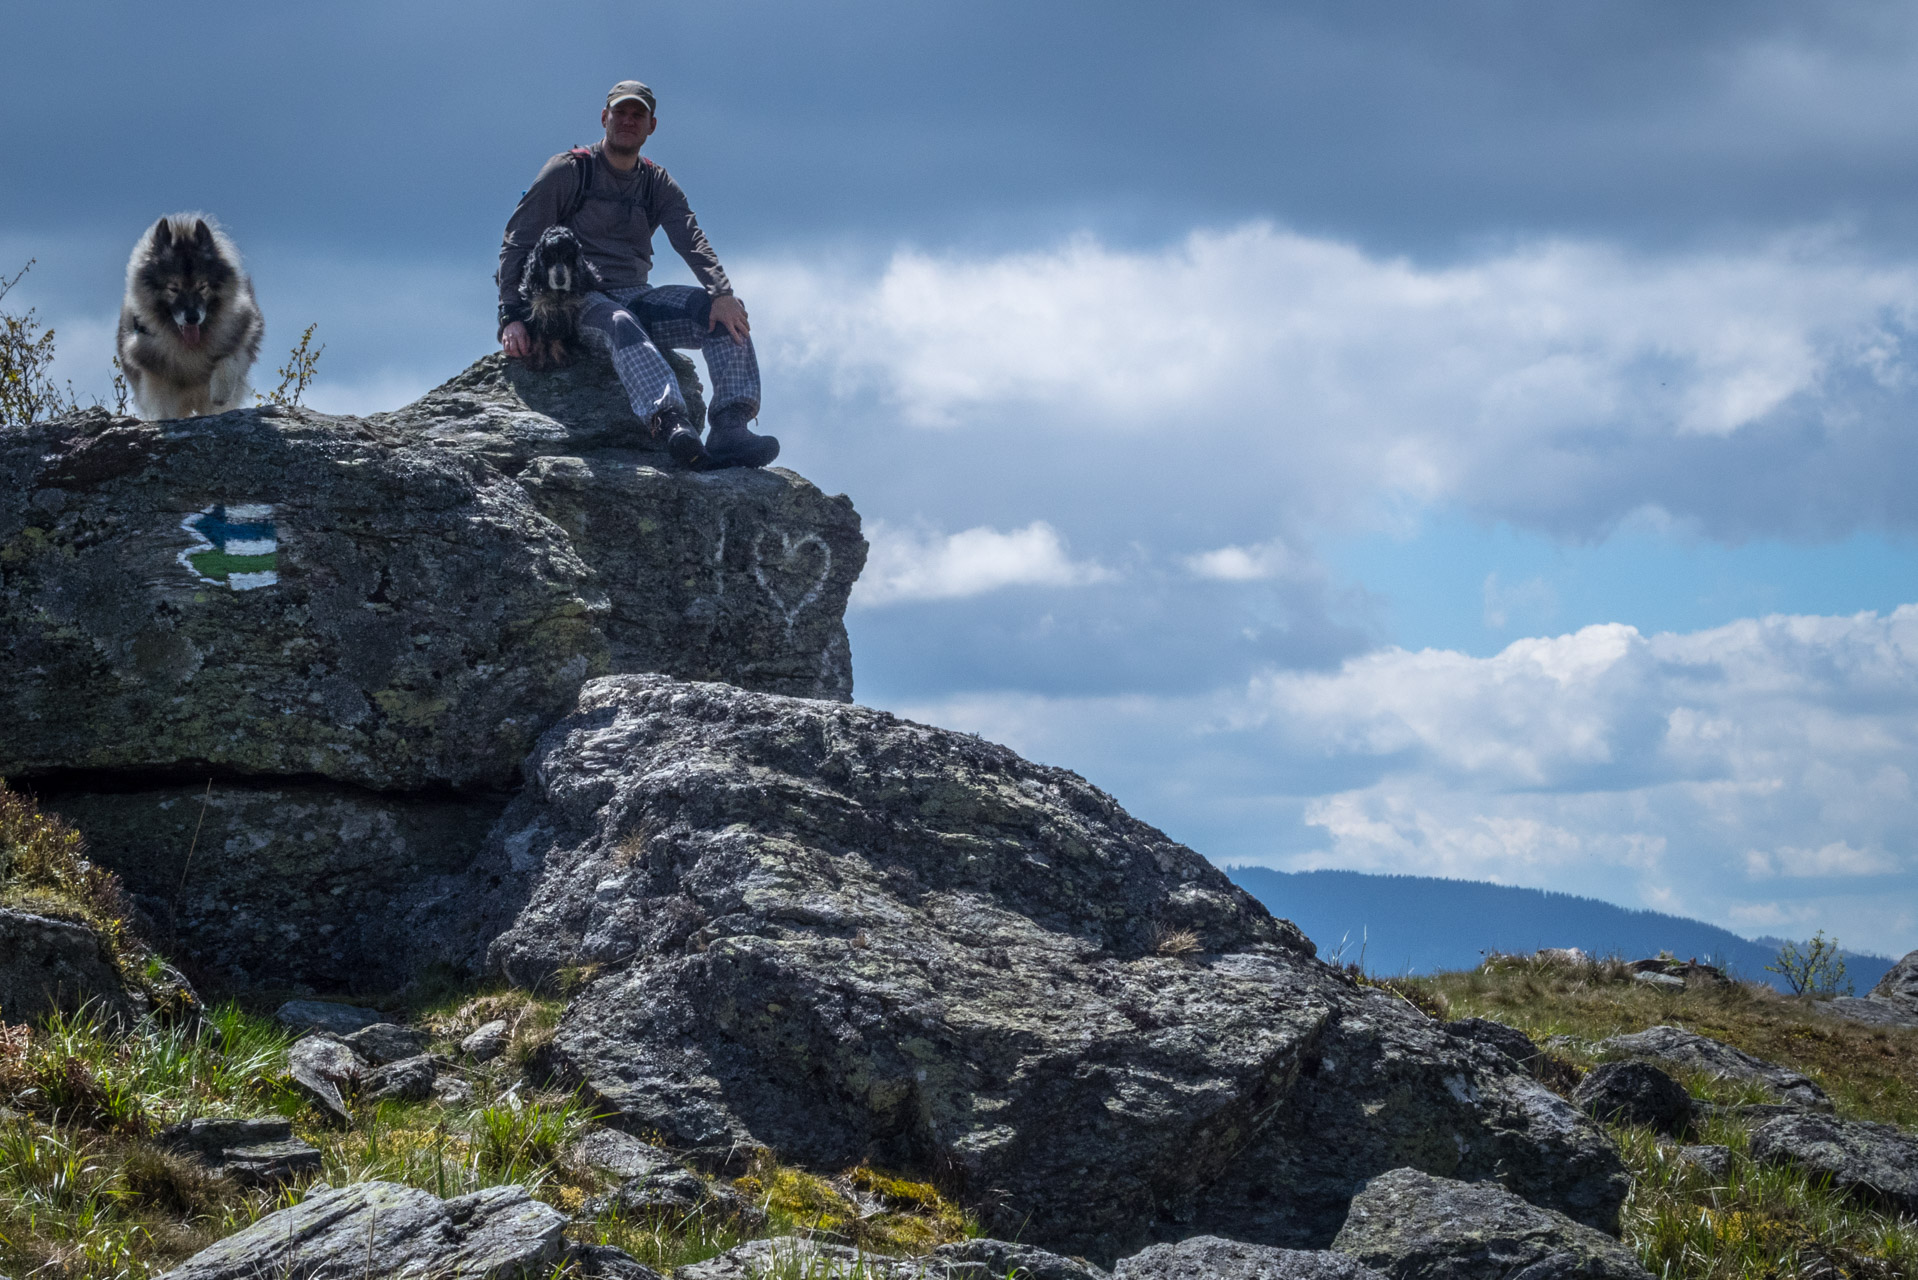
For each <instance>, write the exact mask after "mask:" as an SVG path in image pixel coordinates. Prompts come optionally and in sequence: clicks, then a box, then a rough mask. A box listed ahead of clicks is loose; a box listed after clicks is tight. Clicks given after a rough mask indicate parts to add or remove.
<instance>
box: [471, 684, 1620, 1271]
mask: <svg viewBox="0 0 1918 1280" xmlns="http://www.w3.org/2000/svg"><path fill="white" fill-rule="evenodd" d="M527 774H528V777H529V779H530V780H531V781H530V783H529V786H528V787H527V789H526V791H525V792H524V793H523V794H522V795H521V796H520V797H519V798H518V799H516V800H515V801H514V802H513V804H512V806H511V807H510V808H509V809H508V811H507V813H506V815H505V817H504V818H503V819H502V821H501V823H500V825H499V827H498V829H497V830H496V833H495V836H494V838H493V844H492V847H491V851H490V853H489V857H488V860H487V861H485V862H483V863H482V864H481V865H480V867H478V868H476V873H475V881H476V883H478V882H481V881H483V882H484V883H485V884H487V885H488V886H489V889H488V892H486V893H484V894H479V895H476V896H475V897H474V898H473V899H472V900H470V901H466V902H449V904H447V907H446V910H447V911H449V912H462V911H463V912H466V913H468V918H469V919H470V920H472V921H474V923H470V924H468V925H466V926H464V927H463V928H461V929H457V930H456V929H444V928H442V929H441V930H440V932H441V933H442V934H443V935H445V936H453V935H454V934H455V933H461V932H464V933H466V934H468V935H470V936H474V937H485V936H490V935H493V934H497V935H498V936H497V940H496V941H495V942H494V943H493V944H492V946H491V948H490V951H489V963H490V965H491V967H492V968H493V970H494V971H495V972H497V973H499V974H501V975H502V976H505V977H507V978H510V979H511V980H513V981H515V982H517V983H521V984H524V985H529V986H539V985H543V984H546V983H548V982H549V981H550V980H551V979H552V978H553V977H554V975H556V974H557V973H558V972H559V971H560V970H561V969H562V968H567V967H571V968H572V972H573V974H574V975H575V976H577V975H579V974H581V973H593V972H595V970H596V971H597V976H596V977H594V978H592V980H591V981H590V982H589V983H588V985H587V986H586V987H585V988H584V989H583V990H582V991H581V992H580V993H579V994H578V995H577V996H576V997H575V998H574V1000H573V1001H572V1003H571V1005H570V1006H569V1008H568V1009H567V1011H566V1013H565V1015H564V1017H563V1019H562V1022H561V1025H560V1028H559V1031H558V1034H557V1036H556V1038H555V1040H554V1042H553V1045H552V1047H551V1050H550V1058H551V1060H552V1061H553V1063H554V1064H555V1065H556V1067H557V1068H558V1069H559V1071H560V1072H561V1073H562V1076H563V1077H565V1078H568V1079H570V1080H572V1081H574V1082H577V1083H579V1084H582V1085H584V1086H585V1088H586V1089H587V1090H588V1091H589V1093H590V1094H591V1095H592V1096H593V1097H594V1099H595V1105H596V1106H598V1107H600V1108H602V1109H603V1110H604V1111H605V1112H607V1113H608V1114H609V1115H611V1116H614V1117H616V1118H617V1119H618V1121H619V1123H620V1124H621V1125H622V1126H623V1127H625V1128H627V1129H629V1130H631V1131H633V1132H636V1133H654V1132H657V1133H658V1134H660V1135H663V1136H664V1137H665V1138H667V1139H668V1140H669V1141H670V1142H671V1143H673V1144H674V1145H676V1146H680V1147H682V1148H689V1149H692V1150H693V1151H695V1152H696V1153H697V1152H704V1153H705V1158H707V1159H710V1160H715V1161H723V1160H724V1159H726V1158H727V1157H728V1155H729V1154H730V1155H733V1156H736V1155H737V1154H738V1153H741V1152H748V1151H750V1150H751V1149H752V1148H753V1147H755V1146H760V1145H764V1146H770V1147H773V1148H775V1149H777V1150H778V1151H779V1152H780V1153H781V1154H782V1155H783V1156H784V1157H785V1158H787V1159H792V1160H797V1161H800V1162H803V1163H809V1164H812V1165H815V1166H818V1167H828V1168H833V1167H844V1166H845V1165H846V1164H849V1163H851V1162H853V1161H855V1160H859V1159H862V1158H865V1159H871V1160H874V1161H877V1162H880V1163H884V1164H889V1165H892V1166H894V1167H900V1168H908V1169H921V1170H927V1171H931V1170H935V1169H936V1170H940V1171H942V1172H943V1173H944V1174H945V1175H947V1176H948V1177H951V1178H953V1179H955V1180H957V1181H958V1182H960V1183H962V1184H963V1185H964V1186H965V1187H966V1188H970V1190H971V1192H972V1193H975V1194H976V1195H977V1197H978V1198H979V1199H980V1200H988V1199H992V1200H995V1201H996V1203H997V1204H998V1206H999V1207H998V1209H996V1210H995V1211H994V1212H993V1215H992V1218H991V1221H990V1222H989V1223H988V1225H989V1226H995V1227H998V1228H1002V1229H1004V1230H1007V1231H1009V1232H1010V1231H1014V1230H1022V1231H1023V1235H1022V1236H1021V1237H1020V1238H1021V1239H1025V1240H1029V1241H1032V1242H1033V1243H1036V1244H1038V1245H1040V1246H1041V1247H1044V1248H1047V1249H1052V1250H1055V1251H1057V1252H1061V1253H1078V1254H1084V1255H1087V1256H1093V1257H1097V1258H1106V1259H1110V1258H1113V1257H1117V1256H1119V1255H1120V1254H1122V1253H1126V1252H1130V1251H1132V1250H1133V1249H1136V1248H1138V1247H1140V1246H1142V1245H1144V1244H1146V1243H1149V1242H1151V1241H1152V1240H1153V1239H1155V1238H1159V1239H1163V1238H1178V1237H1183V1236H1187V1235H1191V1234H1194V1233H1195V1232H1196V1231H1200V1230H1203V1231H1207V1232H1210V1233H1212V1234H1216V1235H1220V1236H1226V1237H1230V1238H1236V1239H1242V1240H1248V1241H1251V1242H1255V1243H1263V1244H1272V1245H1282V1246H1287V1247H1300V1248H1318V1247H1323V1246H1324V1245H1325V1244H1327V1243H1328V1242H1329V1241H1330V1240H1331V1238H1332V1236H1333V1234H1334V1233H1335V1232H1336V1231H1337V1229H1338V1226H1339V1223H1340V1221H1341V1220H1342V1219H1343V1217H1344V1214H1345V1205H1346V1201H1347V1199H1348V1198H1349V1197H1350V1195H1351V1194H1352V1192H1353V1191H1354V1190H1356V1189H1357V1188H1358V1187H1359V1186H1360V1185H1361V1184H1362V1183H1363V1182H1364V1181H1365V1179H1367V1178H1368V1177H1371V1176H1373V1175H1374V1174H1377V1173H1380V1172H1383V1171H1384V1170H1386V1169H1390V1168H1394V1167H1398V1166H1400V1165H1408V1164H1410V1165H1416V1166H1419V1167H1422V1168H1427V1169H1430V1170H1432V1171H1434V1172H1438V1173H1443V1174H1447V1175H1452V1176H1459V1177H1471V1178H1497V1179H1500V1180H1502V1181H1504V1182H1506V1183H1507V1184H1508V1185H1510V1186H1512V1187H1513V1189H1514V1190H1516V1191H1518V1192H1519V1193H1520V1194H1522V1195H1524V1196H1527V1197H1529V1198H1532V1199H1535V1200H1536V1201H1537V1202H1539V1203H1541V1204H1545V1205H1550V1206H1553V1207H1556V1208H1562V1209H1563V1210H1564V1211H1565V1212H1567V1213H1570V1214H1572V1215H1573V1216H1575V1217H1577V1218H1579V1219H1580V1220H1582V1221H1585V1222H1589V1223H1592V1224H1595V1225H1598V1226H1602V1227H1604V1228H1607V1229H1615V1227H1616V1221H1617V1213H1618V1208H1619V1204H1620V1202H1621V1200H1622V1198H1623V1195H1624V1192H1625V1186H1626V1180H1625V1175H1624V1172H1623V1169H1622V1166H1621V1165H1620V1163H1619V1160H1618V1157H1617V1155H1616V1153H1615V1152H1614V1150H1613V1149H1612V1147H1611V1146H1610V1144H1609V1142H1608V1141H1607V1139H1606V1138H1605V1137H1604V1135H1603V1133H1602V1132H1601V1131H1600V1130H1599V1129H1598V1127H1597V1126H1595V1125H1594V1124H1593V1123H1592V1122H1591V1121H1589V1120H1588V1119H1587V1118H1586V1117H1584V1116H1583V1115H1581V1114H1580V1113H1579V1112H1578V1111H1577V1110H1575V1109H1574V1108H1573V1107H1571V1106H1570V1105H1569V1104H1567V1103H1566V1102H1565V1101H1563V1100H1562V1099H1560V1098H1558V1097H1556V1096H1555V1095H1553V1094H1552V1093H1550V1092H1549V1091H1547V1090H1546V1089H1545V1088H1543V1087H1542V1086H1541V1085H1539V1084H1538V1083H1536V1082H1535V1081H1533V1080H1532V1079H1531V1078H1529V1077H1528V1076H1527V1075H1526V1074H1525V1073H1524V1072H1523V1071H1522V1070H1521V1069H1520V1068H1518V1066H1517V1065H1516V1064H1514V1063H1512V1062H1511V1061H1510V1060H1509V1059H1507V1058H1505V1057H1503V1056H1502V1055H1497V1054H1493V1053H1490V1052H1487V1051H1485V1050H1483V1049H1480V1048H1478V1047H1477V1046H1474V1045H1471V1044H1469V1043H1468V1042H1466V1041H1462V1040H1460V1039H1458V1038H1457V1037H1454V1036H1452V1035H1450V1034H1448V1033H1447V1032H1446V1031H1445V1030H1444V1028H1443V1027H1442V1026H1440V1025H1439V1024H1438V1023H1435V1022H1432V1021H1431V1020H1429V1019H1427V1018H1425V1017H1424V1016H1423V1015H1422V1014H1420V1013H1418V1012H1417V1011H1416V1010H1414V1009H1412V1008H1411V1007H1410V1006H1409V1005H1407V1004H1406V1003H1405V1002H1404V1001H1401V1000H1398V999H1396V998H1393V997H1391V996H1388V995H1386V994H1384V993H1382V992H1377V991H1368V990H1365V989H1362V988H1360V987H1358V986H1356V985H1354V984H1353V983H1352V982H1351V981H1350V980H1348V979H1346V978H1345V977H1343V976H1342V975H1340V974H1339V973H1338V972H1337V971H1335V970H1334V969H1332V968H1331V967H1329V966H1327V965H1324V964H1322V963H1320V962H1318V961H1317V960H1315V959H1314V958H1313V949H1312V945H1311V943H1310V942H1309V941H1308V940H1307V939H1306V938H1305V937H1304V936H1303V935H1302V934H1300V933H1299V931H1298V930H1297V929H1296V928H1295V927H1293V926H1292V925H1290V924H1288V923H1285V922H1283V921H1280V920H1275V919H1273V918H1272V917H1271V916H1270V915H1269V914H1268V913H1267V912H1266V911H1265V909H1264V908H1263V907H1261V906H1260V905H1259V904H1258V903H1257V902H1256V901H1255V900H1253V899H1252V898H1251V897H1250V896H1249V895H1247V894H1245V893H1244V892H1243V891H1241V890H1239V889H1238V888H1237V887H1235V886H1234V885H1232V884H1231V883H1230V881H1228V880H1227V879H1226V878H1225V876H1224V875H1223V874H1221V873H1220V872H1219V871H1218V870H1217V869H1215V868H1214V867H1212V866H1211V865H1210V864H1209V863H1207V862H1206V861H1205V860H1204V859H1202V858H1200V857H1199V856H1198V855H1197V854H1195V853H1193V852H1192V851H1191V850H1189V849H1186V848H1184V847H1183V846H1180V845H1177V844H1174V843H1172V842H1171V841H1170V840H1168V839H1166V838H1165V836H1164V835H1162V834H1161V833H1160V832H1158V831H1156V830H1154V829H1152V828H1150V827H1148V826H1146V825H1144V824H1143V823H1140V822H1138V821H1136V820H1134V819H1133V818H1131V817H1130V816H1128V815H1127V814H1126V813H1125V811H1124V810H1122V809H1121V808H1120V807H1119V806H1118V805H1117V804H1116V803H1114V802H1113V800H1112V799H1111V798H1110V797H1109V796H1106V795H1105V794H1104V793H1102V792H1100V791H1098V790H1097V789H1095V788H1093V787H1091V786H1089V785H1087V784H1086V783H1085V781H1084V780H1082V779H1080V778H1079V777H1077V776H1076V775H1073V774H1071V773H1068V772H1065V771H1063V770H1059V769H1051V768H1046V767H1043V766H1039V765H1034V764H1031V763H1029V762H1027V761H1025V760H1022V759H1020V758H1019V757H1018V756H1017V755H1015V754H1013V753H1012V752H1011V751H1008V750H1006V749H1005V748H1003V747H998V746H995V745H993V744H991V743H987V742H984V741H981V740H980V739H978V738H975V737H971V736H969V735H966V734H959V733H952V732H947V731H944V730H939V729H933V728H927V727H925V726H921V725H916V724H911V723H908V722H906V721H902V720H899V719H896V718H894V717H892V716H890V715H886V714H884V713H881V712H876V711H871V710H866V709H863V708H858V707H847V706H840V705H836V704H832V703H825V702H818V701H807V700H801V699H794V698H783V697H776V696H770V695H765V694H754V693H748V692H745V691H742V690H739V689H736V688H733V687H730V686H725V685H717V684H688V683H683V682H678V681H673V680H669V679H665V678H662V677H656V676H617V677H609V678H606V679H601V680H595V681H592V682H590V683H589V684H588V685H587V686H586V688H585V689H584V690H583V691H582V692H581V696H580V702H579V707H578V710H577V711H576V713H575V714H574V715H572V716H571V717H569V718H568V719H567V720H565V721H564V722H562V723H561V724H560V725H558V726H556V727H555V728H554V729H553V730H551V731H550V732H549V733H548V734H547V735H546V736H545V737H544V738H543V739H542V740H541V743H540V746H539V749H538V750H537V751H536V752H535V753H534V755H533V756H532V758H531V759H530V760H529V762H528V769H527ZM1334 1135H1336V1136H1334Z"/></svg>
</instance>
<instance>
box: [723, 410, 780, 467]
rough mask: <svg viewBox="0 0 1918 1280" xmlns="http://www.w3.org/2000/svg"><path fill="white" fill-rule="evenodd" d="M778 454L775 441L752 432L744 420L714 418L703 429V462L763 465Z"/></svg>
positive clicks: (728, 465) (729, 464)
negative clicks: (705, 430) (704, 448)
mask: <svg viewBox="0 0 1918 1280" xmlns="http://www.w3.org/2000/svg"><path fill="white" fill-rule="evenodd" d="M778 456H779V441H778V439H777V438H775V437H773V436H762V435H755V434H754V433H753V431H752V430H751V428H749V427H747V425H746V423H745V421H743V420H734V419H732V418H730V417H728V418H727V419H725V420H723V421H722V420H720V419H718V418H715V419H714V420H713V428H712V430H711V431H709V432H707V433H706V466H707V467H709V468H718V467H763V466H765V465H766V464H767V463H769V462H771V461H772V460H773V459H774V458H777V457H778Z"/></svg>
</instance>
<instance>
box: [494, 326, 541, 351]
mask: <svg viewBox="0 0 1918 1280" xmlns="http://www.w3.org/2000/svg"><path fill="white" fill-rule="evenodd" d="M499 346H500V350H501V351H504V352H505V353H506V354H507V355H509V356H524V355H525V354H526V353H527V352H529V351H531V350H532V349H533V344H532V341H531V339H529V338H528V337H527V336H526V326H525V325H523V324H521V323H520V322H519V321H517V320H515V321H513V322H512V323H511V324H509V325H507V326H506V327H505V328H504V329H501V330H500V331H499Z"/></svg>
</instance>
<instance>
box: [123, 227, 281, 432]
mask: <svg viewBox="0 0 1918 1280" xmlns="http://www.w3.org/2000/svg"><path fill="white" fill-rule="evenodd" d="M265 331H266V322H265V320H264V319H262V318H261V316H260V308H259V305H258V304H257V303H255V302H254V301H253V282H252V281H251V280H249V279H247V276H246V272H245V271H244V270H243V269H242V268H241V265H240V251H239V250H238V249H235V248H234V247H233V242H232V241H231V240H229V239H227V237H226V233H225V232H223V231H221V230H220V228H219V226H218V225H217V224H216V223H214V221H213V220H212V219H211V218H209V217H207V216H206V215H205V214H199V213H173V214H168V215H167V216H166V217H164V218H161V219H160V220H159V221H158V222H156V223H155V224H154V225H153V230H152V231H150V232H148V233H147V234H146V235H144V236H142V237H140V242H139V243H138V244H136V245H134V246H133V256H132V257H131V258H129V259H128V260H127V293H126V299H125V301H124V302H122V303H121V305H120V338H119V349H120V366H121V368H122V369H123V370H124V371H125V373H126V380H127V387H128V389H129V390H131V391H132V392H133V403H134V407H135V408H136V409H137V410H138V411H139V414H140V416H141V417H142V418H146V419H148V420H149V421H151V420H156V419H162V418H191V417H195V416H198V415H201V414H210V413H225V412H226V411H227V410H228V409H235V408H238V407H239V405H240V402H241V401H242V400H243V399H245V397H246V392H247V386H246V375H247V371H248V370H249V369H251V368H252V367H253V362H254V360H256V359H258V358H259V354H260V337H261V335H262V334H263V333H264V332H265Z"/></svg>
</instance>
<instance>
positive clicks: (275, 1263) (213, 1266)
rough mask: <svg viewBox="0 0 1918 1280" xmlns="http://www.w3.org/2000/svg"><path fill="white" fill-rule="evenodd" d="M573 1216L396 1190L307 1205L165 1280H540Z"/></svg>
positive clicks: (512, 1201) (339, 1195)
mask: <svg viewBox="0 0 1918 1280" xmlns="http://www.w3.org/2000/svg"><path fill="white" fill-rule="evenodd" d="M565 1226H566V1216H565V1215H564V1214H562V1213H560V1211H559V1210H557V1209H555V1208H553V1207H551V1206H550V1205H546V1204H542V1203H540V1202H539V1201H538V1200H534V1199H533V1198H532V1197H530V1196H528V1195H527V1194H526V1189H525V1188H524V1187H516V1186H505V1187H488V1188H486V1189H485V1190H484V1191H476V1192H474V1193H473V1194H472V1195H468V1196H459V1197H457V1198H455V1199H452V1200H441V1199H439V1198H438V1197H437V1196H434V1195H432V1194H430V1193H428V1192H425V1191H417V1190H415V1189H413V1188H412V1187H406V1186H401V1185H400V1184H398V1183H394V1182H360V1183H355V1184H354V1185H352V1186H350V1187H340V1188H338V1189H336V1190H331V1191H322V1192H320V1193H319V1194H317V1195H311V1196H308V1197H307V1198H306V1199H305V1200H302V1201H301V1202H300V1203H299V1204H296V1205H294V1206H293V1207H292V1208H290V1209H282V1210H280V1211H279V1212H278V1213H270V1214H267V1215H266V1216H265V1217H263V1218H261V1219H260V1220H259V1221H257V1222H255V1223H254V1224H253V1225H252V1226H250V1227H247V1228H245V1229H244V1230H241V1231H238V1232H235V1233H234V1234H233V1235H230V1236H228V1237H227V1238H226V1239H224V1240H222V1241H220V1242H219V1243H218V1244H215V1245H212V1246H210V1247H208V1248H206V1249H202V1250H201V1251H200V1252H199V1253H196V1254H194V1255H193V1256H192V1257H191V1258H188V1259H187V1260H186V1261H185V1262H183V1263H181V1264H180V1265H179V1266H177V1267H175V1268H174V1269H173V1270H171V1271H168V1272H167V1273H165V1275H164V1276H162V1277H161V1278H160V1280H258V1278H259V1277H261V1276H298V1277H300V1278H301V1280H385V1278H386V1277H396V1278H397V1277H401V1276H408V1277H411V1276H463V1277H464V1276H470V1277H473V1280H533V1278H534V1277H538V1276H546V1275H550V1274H551V1273H552V1272H553V1271H554V1270H555V1268H556V1266H557V1264H559V1263H560V1262H561V1261H562V1260H563V1259H564V1257H565V1254H566V1242H565V1240H564V1239H563V1238H562V1236H561V1234H560V1233H561V1231H562V1229H563V1228H564V1227H565Z"/></svg>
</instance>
